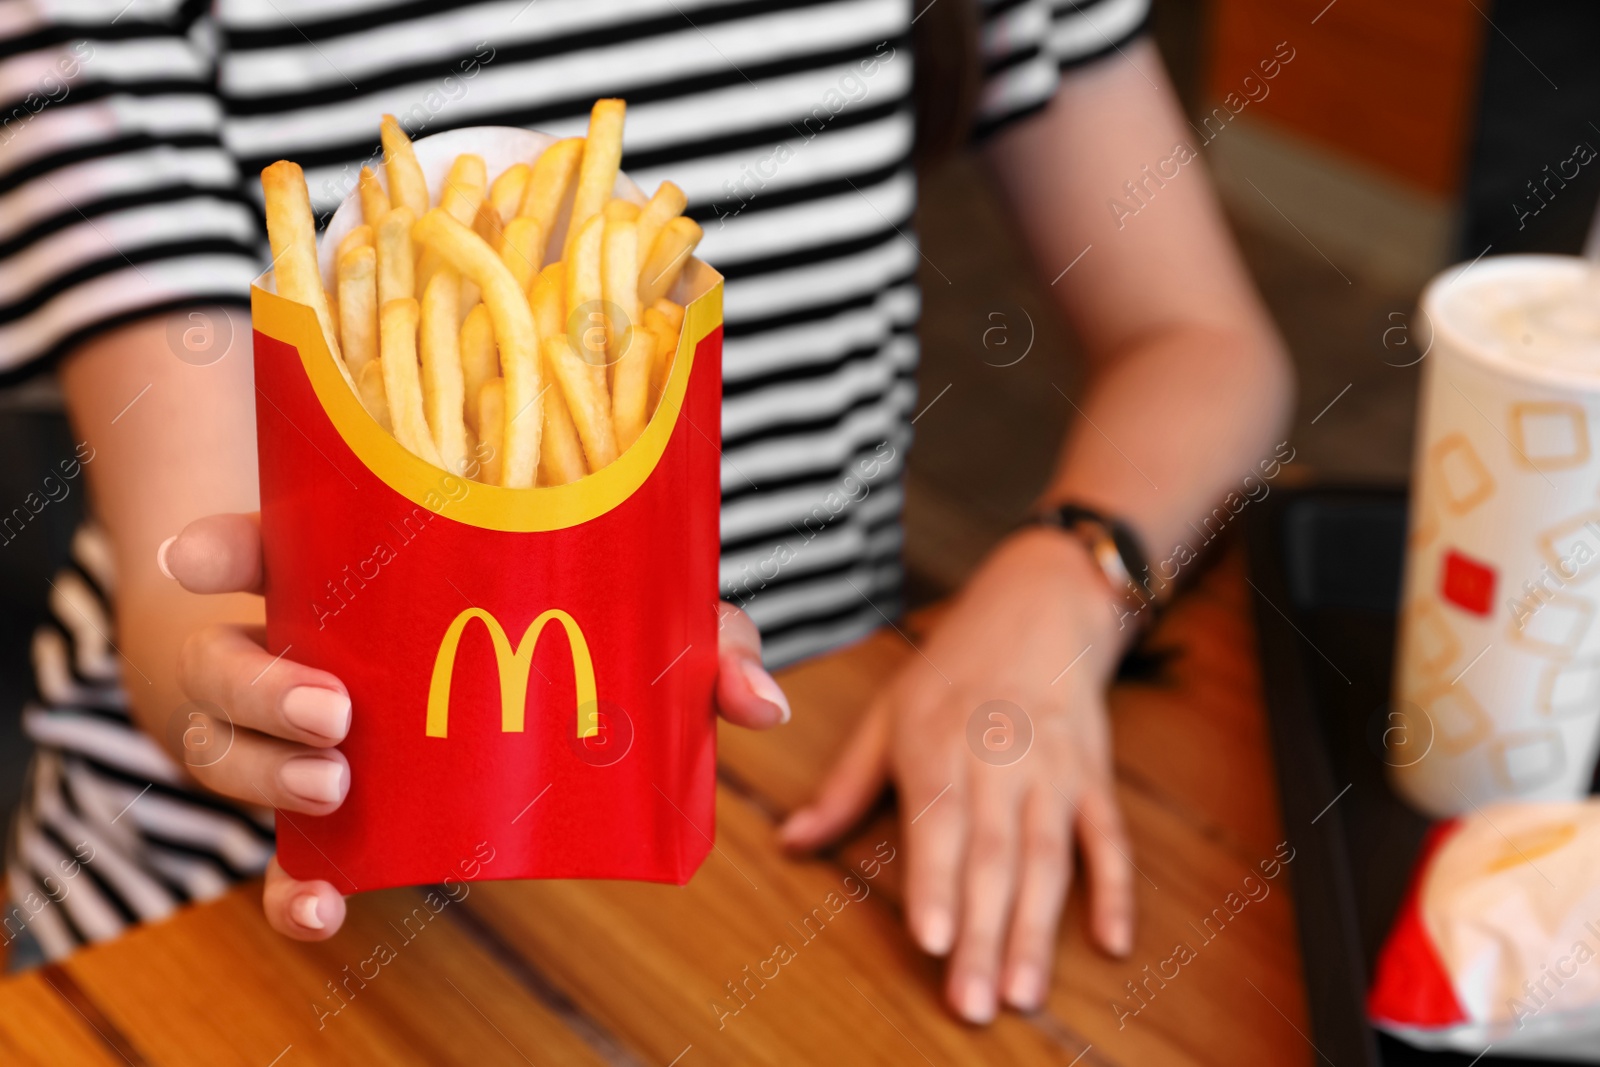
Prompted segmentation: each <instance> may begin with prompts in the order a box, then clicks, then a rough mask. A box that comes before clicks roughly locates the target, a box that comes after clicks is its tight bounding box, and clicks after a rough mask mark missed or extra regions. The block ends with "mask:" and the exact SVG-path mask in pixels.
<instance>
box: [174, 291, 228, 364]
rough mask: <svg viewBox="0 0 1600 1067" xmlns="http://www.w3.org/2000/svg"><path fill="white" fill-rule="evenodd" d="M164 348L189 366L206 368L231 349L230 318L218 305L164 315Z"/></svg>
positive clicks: (186, 309)
mask: <svg viewBox="0 0 1600 1067" xmlns="http://www.w3.org/2000/svg"><path fill="white" fill-rule="evenodd" d="M167 348H168V349H170V350H171V352H172V354H173V355H175V356H177V357H178V358H179V359H181V360H183V361H184V362H185V363H187V364H189V365H190V366H192V367H209V366H211V364H213V363H215V362H217V361H218V360H220V359H221V358H222V357H223V356H226V355H227V354H228V352H229V350H231V349H232V348H233V319H232V317H231V316H229V314H228V312H227V310H226V309H225V308H223V307H221V306H218V305H211V306H208V307H198V308H185V309H184V310H182V311H177V312H174V313H173V314H171V315H169V316H167Z"/></svg>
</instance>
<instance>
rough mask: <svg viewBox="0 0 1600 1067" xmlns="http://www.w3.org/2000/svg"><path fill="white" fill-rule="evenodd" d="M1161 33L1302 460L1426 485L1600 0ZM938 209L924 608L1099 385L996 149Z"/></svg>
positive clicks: (35, 583) (28, 577) (11, 425)
mask: <svg viewBox="0 0 1600 1067" xmlns="http://www.w3.org/2000/svg"><path fill="white" fill-rule="evenodd" d="M946 2H951V0H946ZM1153 32H1154V35H1155V38H1156V40H1157V43H1158V44H1159V46H1160V48H1161V50H1162V52H1163V54H1164V55H1165V58H1166V62H1167V66H1168V69H1169V70H1170V72H1171V74H1172V78H1173V80H1174V82H1175V83H1176V85H1177V89H1178V92H1179V94H1180V96H1181V97H1182V100H1183V103H1184V106H1185V108H1186V109H1187V111H1188V113H1189V117H1190V120H1191V123H1192V124H1193V125H1194V126H1195V128H1196V131H1197V132H1196V136H1195V139H1194V144H1195V145H1196V146H1198V145H1200V143H1201V142H1205V143H1204V147H1203V148H1200V149H1199V152H1200V157H1201V160H1202V165H1204V166H1205V167H1206V168H1207V169H1208V171H1209V172H1210V174H1211V176H1212V178H1213V180H1214V182H1215V183H1216V185H1217V188H1218V191H1219V194H1220V196H1221V199H1222V202H1223V205H1224V209H1225V210H1226V212H1227V214H1228V218H1229V220H1230V222H1231V224H1232V226H1233V229H1234V232H1235V234H1236V235H1237V238H1238V241H1239V244H1240V246H1241V247H1242V248H1243V250H1244V255H1245V258H1246V261H1247V262H1248V265H1249V267H1250V269H1251V271H1252V273H1253V274H1254V276H1255V278H1256V282H1257V284H1258V285H1259V286H1260V288H1261V291H1262V293H1263V294H1264V295H1265V297H1266V301H1267V304H1268V307H1269V308H1270V309H1271V311H1272V313H1273V315H1274V317H1275V318H1276V320H1277V323H1278V326H1279V329H1280V330H1281V331H1282V332H1283V335H1284V337H1285V338H1286V339H1287V341H1288V344H1289V348H1290V351H1291V353H1292V355H1293V357H1294V360H1295V363H1296V365H1297V368H1298V372H1299V387H1300V393H1299V404H1298V409H1297V413H1296V418H1295V424H1294V427H1293V429H1292V430H1291V432H1290V437H1289V442H1290V444H1291V445H1292V446H1293V447H1294V449H1295V453H1296V457H1297V464H1296V465H1297V466H1299V467H1302V468H1304V469H1305V470H1306V472H1307V473H1308V474H1314V475H1315V476H1317V477H1320V478H1323V479H1328V480H1338V481H1344V482H1367V483H1380V484H1398V483H1401V482H1403V481H1404V480H1405V478H1406V472H1407V469H1408V467H1409V463H1410V449H1411V427H1412V416H1413V409H1414V406H1415V398H1416V389H1417V383H1418V377H1419V372H1420V367H1419V366H1418V365H1417V363H1416V360H1417V358H1418V356H1419V355H1420V353H1421V351H1422V349H1423V347H1425V344H1426V341H1427V330H1426V327H1425V326H1419V327H1416V328H1413V325H1412V321H1411V320H1412V314H1413V310H1414V307H1415V304H1416V299H1417V296H1418V294H1419V292H1420V290H1421V287H1422V285H1423V284H1424V283H1425V282H1426V281H1427V279H1428V278H1429V277H1430V276H1431V275H1432V274H1434V273H1435V272H1436V271H1437V270H1439V269H1440V268H1442V267H1444V266H1446V265H1448V264H1450V263H1453V262H1456V261H1460V260H1471V259H1473V258H1475V257H1477V256H1479V255H1480V254H1484V253H1486V252H1488V253H1489V254H1503V253H1508V252H1522V251H1550V252H1566V253H1572V252H1577V251H1578V250H1579V249H1580V247H1581V246H1582V245H1583V242H1584V238H1585V234H1586V232H1587V229H1588V226H1589V220H1590V219H1591V217H1592V216H1593V215H1594V212H1595V204H1596V200H1597V199H1600V161H1595V162H1592V163H1591V162H1582V163H1580V162H1579V160H1580V159H1583V160H1594V157H1595V155H1596V151H1597V150H1600V64H1596V63H1595V62H1594V60H1593V55H1594V47H1595V42H1597V41H1600V5H1597V4H1594V3H1593V2H1592V0H1520V2H1517V3H1509V2H1508V3H1498V4H1497V3H1492V2H1491V0H1408V2H1407V3H1404V4H1396V3H1394V2H1393V0H1333V2H1332V3H1329V2H1328V0H1155V11H1154V22H1153ZM1280 42H1285V43H1286V44H1287V45H1288V47H1289V48H1291V49H1293V57H1294V58H1293V59H1292V61H1290V62H1289V63H1287V64H1285V65H1283V67H1282V69H1281V70H1280V72H1279V74H1278V76H1277V77H1276V78H1274V79H1273V80H1272V81H1270V82H1268V83H1266V85H1267V89H1268V91H1267V92H1266V94H1265V95H1264V96H1263V95H1262V94H1261V91H1260V89H1259V88H1258V89H1255V90H1252V91H1251V93H1250V95H1251V96H1252V97H1255V98H1251V99H1247V101H1246V103H1245V105H1244V106H1243V107H1242V108H1239V110H1238V111H1237V114H1235V113H1234V111H1233V108H1238V107H1239V101H1240V100H1241V99H1244V98H1245V97H1246V92H1245V90H1244V88H1243V83H1244V78H1245V77H1246V75H1249V74H1252V73H1255V72H1256V64H1257V62H1258V61H1259V60H1261V59H1263V58H1266V57H1270V56H1272V55H1273V54H1274V53H1275V51H1276V50H1277V49H1278V48H1279V45H1280ZM1117 61H1118V60H1116V59H1115V58H1113V59H1111V60H1109V62H1117ZM1256 84H1259V83H1256ZM1230 93H1231V94H1235V95H1234V97H1233V99H1232V101H1230V103H1231V105H1232V107H1229V106H1228V105H1226V104H1225V103H1224V101H1225V100H1227V99H1228V97H1229V94H1230ZM1218 108H1221V109H1222V110H1221V111H1218V110H1216V109H1218ZM1208 120H1209V121H1208ZM1192 165H1193V164H1191V166H1192ZM1574 169H1576V171H1577V173H1576V176H1575V177H1573V176H1571V175H1572V174H1573V171H1574ZM1117 193H1118V191H1117V190H1109V189H1108V190H1107V191H1106V195H1107V199H1108V200H1109V199H1110V198H1111V197H1112V196H1114V195H1117ZM918 214H919V217H918V229H919V231H920V238H921V241H922V245H923V251H924V253H925V262H924V266H923V271H924V275H925V276H924V278H923V279H922V280H923V286H924V288H923V292H924V294H925V302H924V306H923V314H922V327H921V334H922V345H923V349H922V370H921V378H920V382H921V398H920V400H919V408H920V409H921V414H920V415H919V416H918V419H917V422H916V441H915V445H914V447H913V449H912V453H911V461H910V475H909V484H908V492H907V501H908V503H907V516H906V518H907V524H906V525H907V543H906V563H907V570H908V573H909V576H910V577H909V583H910V587H909V589H908V594H909V597H908V600H909V602H910V603H911V604H913V605H916V604H921V603H926V602H928V601H930V600H933V599H936V598H937V597H939V596H942V595H945V594H946V593H948V592H949V591H950V590H952V589H953V588H955V586H957V585H958V584H959V583H960V582H961V581H962V579H963V578H964V577H965V576H966V575H967V574H968V573H969V572H970V571H971V569H972V568H973V567H974V566H975V565H976V563H977V562H978V561H979V560H980V559H981V558H982V556H983V554H984V553H985V552H986V551H987V550H988V549H989V547H990V546H991V545H993V544H994V542H995V541H997V540H998V539H999V538H1000V537H1002V536H1003V535H1004V534H1005V533H1006V532H1007V531H1009V530H1010V529H1011V528H1012V527H1013V526H1014V525H1015V524H1016V522H1017V521H1018V519H1019V518H1020V517H1021V516H1022V515H1023V513H1024V512H1025V511H1026V509H1027V508H1028V506H1029V504H1030V503H1031V502H1032V499H1033V496H1034V494H1035V493H1036V492H1037V490H1038V488H1039V486H1040V485H1041V484H1042V483H1043V481H1044V479H1045V477H1046V474H1047V471H1048V469H1049V466H1050V463H1051V461H1052V459H1053V457H1054V454H1055V451H1056V447H1057V445H1058V443H1059V438H1060V435H1061V431H1062V429H1063V428H1064V427H1065V425H1066V421H1067V417H1068V415H1069V414H1070V413H1071V411H1070V408H1069V407H1068V405H1067V402H1066V401H1065V400H1064V399H1063V398H1062V396H1061V395H1060V393H1058V392H1057V391H1056V389H1055V388H1052V385H1054V386H1056V387H1059V389H1060V390H1062V391H1063V392H1065V393H1067V394H1068V395H1073V393H1074V390H1075V389H1076V388H1077V387H1078V383H1079V371H1078V366H1077V359H1076V356H1075V352H1074V342H1073V339H1072V337H1071V334H1070V331H1069V330H1068V329H1067V328H1066V325H1065V324H1064V323H1063V322H1062V321H1061V319H1060V317H1059V316H1058V315H1057V314H1056V312H1055V310H1054V307H1053V305H1052V304H1051V301H1050V297H1049V293H1048V289H1047V287H1046V286H1045V285H1044V284H1043V283H1041V282H1040V281H1038V280H1037V278H1038V272H1037V271H1036V270H1035V269H1034V267H1033V266H1032V264H1030V263H1029V262H1028V260H1027V258H1026V255H1025V253H1024V252H1023V250H1022V247H1021V244H1020V242H1019V241H1018V239H1017V236H1016V229H1015V223H1014V221H1013V220H1011V219H1010V218H1009V217H1008V216H1007V215H1006V213H1005V210H1004V208H1003V205H1002V204H1001V203H1000V201H999V200H998V198H997V196H996V194H995V192H994V190H993V189H992V187H991V186H990V185H989V183H988V179H987V177H986V175H985V173H984V171H983V168H982V166H981V164H980V163H979V161H978V160H977V159H976V158H975V157H974V155H973V154H971V153H970V152H957V153H955V154H954V155H953V156H950V157H947V158H944V159H942V160H940V161H939V162H937V163H935V164H932V165H930V166H929V167H928V169H927V170H926V172H925V173H924V175H923V185H922V192H921V204H920V208H919V213H918ZM930 264H936V265H937V271H936V270H935V267H934V266H931V265H930ZM940 273H942V274H943V275H945V276H946V277H948V278H949V279H950V280H951V282H952V283H954V284H946V283H945V280H944V278H943V277H940V276H939V274H940ZM1030 336H1031V337H1032V338H1033V342H1032V347H1031V349H1029V348H1027V343H1028V339H1029V338H1030ZM1024 350H1027V352H1028V354H1027V356H1026V357H1025V358H1023V359H1021V361H1020V362H1014V361H1015V360H1016V359H1017V357H1018V355H1020V354H1021V353H1022V352H1023V351H1024ZM1007 364H1010V365H1007ZM0 396H3V397H5V399H3V400H0V455H4V456H5V457H6V461H5V462H4V463H3V464H0V500H3V501H21V500H22V499H23V498H24V497H26V496H27V494H28V493H30V492H34V491H36V490H37V487H38V486H39V483H40V480H41V478H42V477H43V475H44V473H45V472H46V470H47V469H48V468H50V467H52V466H54V464H55V463H56V461H57V460H58V459H59V458H61V457H64V456H67V455H70V454H71V439H70V438H69V436H68V433H67V430H66V427H65V425H64V423H63V422H62V420H61V418H60V416H59V414H57V413H55V412H54V411H53V410H52V405H51V402H50V401H49V400H48V398H47V397H42V398H41V397H40V396H39V394H30V393H28V392H27V391H23V392H21V393H13V394H9V395H8V394H0ZM83 503H84V501H83V493H82V489H81V485H80V486H75V487H74V490H73V493H72V495H70V496H69V497H67V498H66V499H65V500H62V501H60V502H53V503H51V504H50V505H48V506H47V507H46V508H44V510H43V511H42V512H41V513H39V514H38V515H37V516H32V517H31V519H30V521H28V522H26V523H25V524H24V525H22V527H21V532H20V533H17V534H16V535H15V536H12V533H11V532H10V531H8V532H7V533H5V534H4V535H0V815H3V816H4V817H7V818H9V811H10V808H11V805H12V803H13V802H14V799H15V797H16V795H17V794H18V792H19V791H20V787H21V778H22V774H23V769H24V767H25V766H26V762H27V755H28V753H27V749H26V747H25V745H24V742H23V740H22V737H21V731H20V728H19V714H20V711H21V708H22V705H23V703H24V702H25V701H26V699H27V697H28V691H29V687H30V684H31V683H30V681H29V672H28V669H27V655H28V643H29V635H30V634H31V632H32V630H33V628H34V627H35V626H36V625H37V624H38V623H39V621H40V620H41V619H42V618H43V617H44V606H45V604H46V602H47V598H48V596H49V595H50V593H51V587H50V584H49V582H48V581H47V579H46V576H47V575H49V574H51V573H53V571H54V570H55V568H56V567H57V566H59V565H60V564H61V563H62V561H63V560H64V559H65V555H66V538H67V536H68V535H69V533H70V531H71V530H72V529H73V528H74V526H75V524H76V522H77V521H78V518H79V516H80V514H81V510H82V507H83ZM0 518H3V517H0Z"/></svg>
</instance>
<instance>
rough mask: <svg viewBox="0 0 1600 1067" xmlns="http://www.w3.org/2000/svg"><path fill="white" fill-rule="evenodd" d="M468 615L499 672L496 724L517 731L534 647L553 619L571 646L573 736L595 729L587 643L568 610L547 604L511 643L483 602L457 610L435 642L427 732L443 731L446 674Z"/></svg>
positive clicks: (447, 689)
mask: <svg viewBox="0 0 1600 1067" xmlns="http://www.w3.org/2000/svg"><path fill="white" fill-rule="evenodd" d="M473 619H478V620H480V621H482V623H483V625H484V629H486V630H488V631H489V640H490V641H491V642H492V643H493V644H494V662H495V666H496V667H497V668H498V669H499V673H500V730H501V732H502V733H518V734H520V733H521V732H522V728H523V723H524V720H525V719H526V714H525V713H526V708H527V703H528V672H529V671H531V670H532V669H533V652H534V649H535V648H537V647H538V644H539V636H540V635H541V634H542V633H544V628H545V625H546V624H547V623H551V622H557V623H560V624H561V627H562V628H563V629H564V630H566V632H567V643H568V644H569V645H570V646H571V647H572V677H573V683H574V687H575V688H576V690H577V698H578V699H577V705H578V706H577V722H578V736H579V737H580V738H583V737H593V736H594V735H595V734H597V733H599V732H600V724H599V717H598V710H599V705H598V702H597V699H596V694H595V685H594V662H593V661H592V660H591V659H590V658H589V643H588V642H587V641H585V640H584V637H583V630H582V628H581V627H579V626H578V622H577V620H576V619H574V618H573V617H572V616H571V615H568V614H567V613H566V612H564V611H562V610H561V609H559V608H551V609H550V610H549V611H546V612H545V613H543V614H542V615H540V616H539V617H538V618H537V619H534V620H533V622H531V623H529V624H528V629H527V630H526V631H524V632H523V635H522V640H521V641H519V642H518V643H517V647H516V648H515V649H512V647H511V639H510V638H508V637H507V636H506V631H505V629H504V628H503V627H502V626H501V625H500V620H499V619H496V618H495V617H494V616H493V615H491V614H489V613H488V612H487V611H484V610H483V609H482V608H468V609H467V610H465V611H463V612H462V613H461V614H459V615H457V616H456V617H455V619H454V621H452V622H451V623H450V627H449V629H447V630H445V632H444V639H443V640H442V641H440V642H439V655H438V657H437V658H436V659H435V660H434V661H433V679H432V680H431V681H430V682H429V683H428V727H427V736H429V737H445V736H447V734H448V731H449V727H450V677H451V675H452V674H454V673H455V665H456V650H457V649H458V648H459V647H460V645H461V636H462V633H463V632H464V631H465V630H466V628H467V623H469V622H471V621H472V620H473Z"/></svg>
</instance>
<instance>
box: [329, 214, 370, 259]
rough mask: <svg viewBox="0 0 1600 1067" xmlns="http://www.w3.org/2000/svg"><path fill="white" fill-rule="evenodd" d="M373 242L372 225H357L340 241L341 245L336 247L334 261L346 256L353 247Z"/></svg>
mask: <svg viewBox="0 0 1600 1067" xmlns="http://www.w3.org/2000/svg"><path fill="white" fill-rule="evenodd" d="M371 243H372V227H371V226H368V225H366V224H362V225H360V226H356V227H354V228H353V229H351V231H350V232H349V233H347V234H345V235H344V237H343V239H341V240H340V241H339V247H338V248H336V249H334V252H333V261H334V262H335V263H337V262H339V260H341V259H343V258H344V254H345V253H346V252H348V251H349V250H350V249H352V248H356V247H359V246H360V245H370V244H371Z"/></svg>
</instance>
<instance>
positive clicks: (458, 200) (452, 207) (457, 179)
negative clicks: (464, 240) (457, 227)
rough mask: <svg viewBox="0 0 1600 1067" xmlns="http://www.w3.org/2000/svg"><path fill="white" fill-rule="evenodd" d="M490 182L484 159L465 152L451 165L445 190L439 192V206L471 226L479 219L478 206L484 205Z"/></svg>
mask: <svg viewBox="0 0 1600 1067" xmlns="http://www.w3.org/2000/svg"><path fill="white" fill-rule="evenodd" d="M488 181H489V179H488V176H487V174H486V173H485V172H484V166H483V157H482V156H475V155H473V154H472V153H470V152H463V153H462V154H461V155H459V156H457V157H456V161H455V162H454V163H452V164H450V172H449V173H448V174H446V175H445V178H444V188H443V189H441V190H439V206H440V207H442V208H444V209H445V210H446V211H448V212H450V214H451V215H453V216H455V220H456V221H457V222H459V223H461V224H462V225H463V226H471V225H472V220H473V219H474V218H476V217H477V214H478V205H479V204H481V203H483V198H484V194H485V192H486V190H487V188H488Z"/></svg>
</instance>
